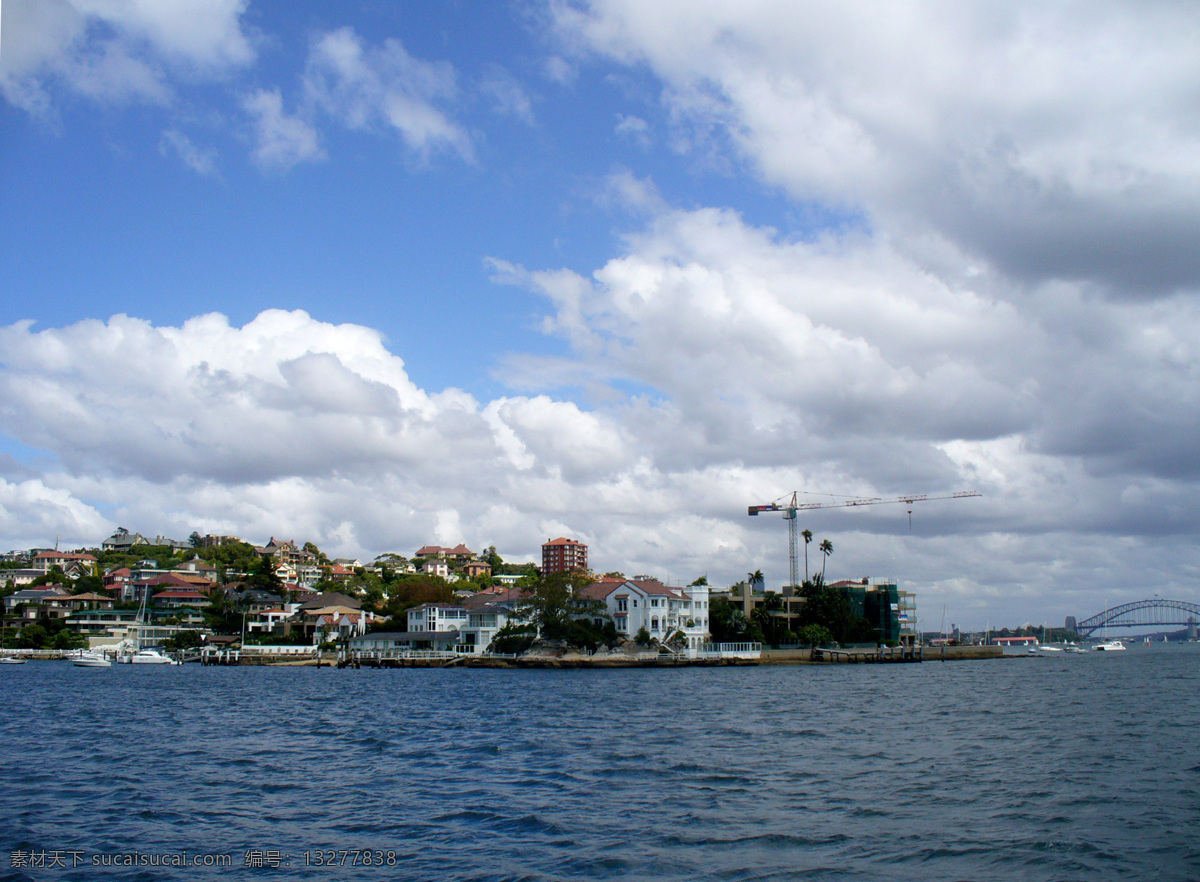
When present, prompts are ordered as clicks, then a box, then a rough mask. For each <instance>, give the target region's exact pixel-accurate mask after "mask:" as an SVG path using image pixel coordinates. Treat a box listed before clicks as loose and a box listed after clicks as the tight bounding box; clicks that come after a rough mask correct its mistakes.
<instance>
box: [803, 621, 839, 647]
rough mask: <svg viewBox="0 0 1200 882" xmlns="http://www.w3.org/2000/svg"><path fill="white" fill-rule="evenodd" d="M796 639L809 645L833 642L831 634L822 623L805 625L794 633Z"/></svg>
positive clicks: (822, 644) (823, 644)
mask: <svg viewBox="0 0 1200 882" xmlns="http://www.w3.org/2000/svg"><path fill="white" fill-rule="evenodd" d="M796 641H797V642H798V643H800V644H807V645H808V646H809V647H814V646H825V645H827V644H829V643H832V642H833V634H831V633H830V631H829V629H828V628H826V627H825V626H824V625H805V626H804V627H803V628H801V629H800V633H799V634H797V635H796Z"/></svg>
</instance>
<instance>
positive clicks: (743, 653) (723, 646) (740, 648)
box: [692, 643, 762, 659]
mask: <svg viewBox="0 0 1200 882" xmlns="http://www.w3.org/2000/svg"><path fill="white" fill-rule="evenodd" d="M692 657H693V658H748V659H749V658H761V657H762V644H761V643H704V644H702V645H701V646H699V647H697V648H696V649H695V650H692Z"/></svg>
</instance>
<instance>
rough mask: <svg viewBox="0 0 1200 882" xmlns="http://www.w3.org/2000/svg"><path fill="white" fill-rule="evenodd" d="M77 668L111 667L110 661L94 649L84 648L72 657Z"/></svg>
mask: <svg viewBox="0 0 1200 882" xmlns="http://www.w3.org/2000/svg"><path fill="white" fill-rule="evenodd" d="M74 663H75V667H77V668H111V667H112V662H110V661H109V660H108V659H106V658H105V657H104V656H103V654H101V653H99V652H96V651H95V650H84V651H83V652H81V653H79V655H77V656H75V658H74Z"/></svg>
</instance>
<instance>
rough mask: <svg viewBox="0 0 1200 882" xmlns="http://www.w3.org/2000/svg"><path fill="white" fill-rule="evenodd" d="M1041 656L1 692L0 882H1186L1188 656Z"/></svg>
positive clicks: (25, 671)
mask: <svg viewBox="0 0 1200 882" xmlns="http://www.w3.org/2000/svg"><path fill="white" fill-rule="evenodd" d="M1060 655H1062V657H1047V658H1028V659H1000V660H992V661H970V662H957V663H937V662H926V663H924V664H919V665H863V666H838V667H815V666H795V667H789V666H778V667H775V666H771V667H751V668H746V667H739V668H705V669H668V670H646V669H630V670H603V671H587V670H574V671H524V670H518V671H504V670H500V671H494V670H453V669H452V670H421V669H418V670H412V669H404V670H385V671H367V670H362V671H352V670H344V671H338V670H335V669H329V668H322V669H314V668H206V667H200V666H198V665H190V666H185V667H182V668H179V667H158V666H147V667H138V666H124V665H121V666H113V667H112V668H107V669H87V668H77V667H74V666H72V665H69V664H66V663H61V662H41V663H33V662H31V663H29V664H26V665H21V666H5V667H4V668H3V669H0V688H2V689H3V694H4V710H3V715H2V717H0V781H2V782H3V787H2V789H0V834H2V838H0V845H2V846H3V854H0V878H4V879H34V880H39V882H40V880H48V879H114V880H155V879H189V880H190V879H229V878H264V879H268V878H276V879H327V878H337V879H371V880H381V879H456V880H457V879H478V880H485V879H486V880H493V879H494V880H501V879H564V880H566V879H679V880H684V879H687V880H694V879H729V880H735V879H736V880H742V879H797V878H809V879H871V880H877V879H905V880H911V879H991V878H998V877H1000V878H1004V879H1029V880H1063V879H1115V878H1135V879H1150V878H1153V879H1158V880H1195V879H1197V878H1200V749H1198V748H1200V646H1197V645H1170V646H1163V645H1155V646H1150V647H1141V646H1139V647H1136V648H1133V649H1131V650H1130V651H1128V652H1124V653H1111V654H1106V653H1095V652H1093V653H1088V654H1086V655H1077V656H1070V655H1065V654H1060ZM53 855H57V856H58V861H57V863H61V864H63V866H56V867H53V868H50V867H49V866H48V864H49V863H50V862H51V861H52V860H53V858H52V856H53ZM364 855H367V856H366V857H365V858H364ZM222 856H223V857H222ZM217 860H225V861H226V862H227V865H226V866H224V867H220V868H216V867H204V866H187V867H162V866H157V865H156V864H161V863H163V862H170V861H187V862H191V863H198V864H199V863H205V862H208V863H212V862H214V861H217ZM122 861H124V862H133V861H136V862H139V863H140V865H137V866H129V867H123V866H119V864H120V863H121V862H122ZM105 863H107V864H113V863H116V864H118V866H102V865H101V864H105ZM72 864H74V865H75V866H74V867H73V866H72ZM330 864H334V865H333V866H331V865H330Z"/></svg>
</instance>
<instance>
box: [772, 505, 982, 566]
mask: <svg viewBox="0 0 1200 882" xmlns="http://www.w3.org/2000/svg"><path fill="white" fill-rule="evenodd" d="M982 495H983V494H982V493H980V492H979V491H978V490H961V491H959V492H957V493H951V494H950V495H949V496H928V495H926V494H924V493H918V494H912V495H909V496H896V497H894V498H892V499H881V498H879V497H876V496H853V497H850V498H849V499H845V500H843V501H841V502H800V499H799V497H800V491H799V490H797V491H796V492H794V493H793V494H792V498H791V500H790V501H788V502H783V503H781V502H780V501H779V500H776V501H775V502H769V503H767V504H766V505H752V506H750V509H749V513H750V516H751V517H756V516H757V515H759V514H760V513H761V512H764V511H781V512H783V519H784V520H785V521H787V522H788V566H789V569H790V575H791V579H792V585H793V586H798V585H799V584H800V571H799V566H798V561H797V552H796V546H797V542H796V536H797V530H796V513H797V512H800V511H811V510H813V509H817V508H853V507H855V506H859V505H894V504H896V503H900V502H903V503H905V504H906V505H908V526H909V529H912V506H913V503H914V502H924V501H926V500H930V499H966V498H967V497H970V496H982ZM781 498H782V497H781Z"/></svg>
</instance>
